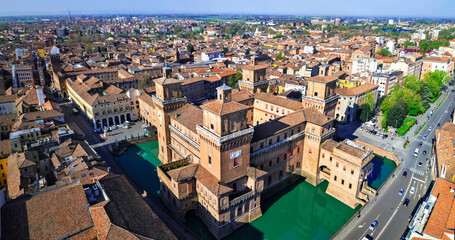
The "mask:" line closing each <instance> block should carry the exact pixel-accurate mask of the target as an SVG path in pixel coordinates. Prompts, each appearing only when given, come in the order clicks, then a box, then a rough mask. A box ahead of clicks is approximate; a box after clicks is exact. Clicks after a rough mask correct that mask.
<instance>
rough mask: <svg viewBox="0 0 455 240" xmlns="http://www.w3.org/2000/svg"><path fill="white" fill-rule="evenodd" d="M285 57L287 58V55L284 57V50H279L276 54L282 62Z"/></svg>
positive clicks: (277, 58)
mask: <svg viewBox="0 0 455 240" xmlns="http://www.w3.org/2000/svg"><path fill="white" fill-rule="evenodd" d="M284 59H285V57H284V53H283V52H279V53H278V54H277V55H276V58H275V60H277V61H280V62H281V61H283V60H284Z"/></svg>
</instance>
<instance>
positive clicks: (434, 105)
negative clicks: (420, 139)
mask: <svg viewBox="0 0 455 240" xmlns="http://www.w3.org/2000/svg"><path fill="white" fill-rule="evenodd" d="M451 90H452V88H448V89H447V91H445V92H442V94H441V96H439V98H438V100H436V101H435V102H434V103H430V107H429V108H428V110H427V111H426V112H425V113H423V114H422V115H420V116H417V117H414V118H416V119H417V123H416V124H414V126H412V127H411V129H409V131H408V132H407V133H406V134H405V137H406V139H408V140H409V141H412V140H413V139H414V138H416V137H417V136H416V135H415V134H416V132H417V131H418V130H419V129H420V127H421V126H422V125H423V124H425V123H426V122H427V121H428V119H430V118H429V117H428V113H429V112H431V111H432V110H433V112H434V111H435V110H436V108H437V107H438V106H439V104H440V103H442V101H443V100H444V99H445V98H446V96H447V95H448V94H449V91H451ZM424 127H427V126H426V125H425V126H424ZM422 129H423V128H422ZM402 147H403V146H402Z"/></svg>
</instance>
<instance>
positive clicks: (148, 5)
mask: <svg viewBox="0 0 455 240" xmlns="http://www.w3.org/2000/svg"><path fill="white" fill-rule="evenodd" d="M68 9H69V10H70V11H71V13H73V14H109V13H126V14H135V13H137V14H151V15H152V14H172V13H181V14H277V15H287V14H289V15H310V16H316V15H325V16H397V17H407V16H409V17H444V18H447V17H449V18H453V17H455V0H431V1H429V0H379V1H378V0H376V1H375V0H344V1H343V0H230V1H219V0H218V1H217V0H164V1H163V0H161V1H156V0H0V16H17V15H19V16H20V15H62V14H67V12H68Z"/></svg>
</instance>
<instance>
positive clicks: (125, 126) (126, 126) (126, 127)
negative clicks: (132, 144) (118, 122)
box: [122, 124, 130, 129]
mask: <svg viewBox="0 0 455 240" xmlns="http://www.w3.org/2000/svg"><path fill="white" fill-rule="evenodd" d="M122 127H123V128H125V129H128V128H130V126H128V125H126V124H123V125H122Z"/></svg>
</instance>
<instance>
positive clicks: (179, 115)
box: [171, 104, 203, 133]
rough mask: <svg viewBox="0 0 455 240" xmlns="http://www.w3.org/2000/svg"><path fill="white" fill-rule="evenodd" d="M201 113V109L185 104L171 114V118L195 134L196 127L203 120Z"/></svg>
mask: <svg viewBox="0 0 455 240" xmlns="http://www.w3.org/2000/svg"><path fill="white" fill-rule="evenodd" d="M202 113H203V111H202V109H200V108H198V107H196V106H194V105H192V104H185V106H183V107H181V108H179V109H177V110H176V111H174V112H173V113H171V118H173V119H174V120H175V121H177V122H178V123H180V124H182V125H183V126H184V127H186V128H188V129H189V130H191V131H193V132H194V133H196V132H197V131H196V125H198V124H201V123H202V120H203V119H202Z"/></svg>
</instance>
